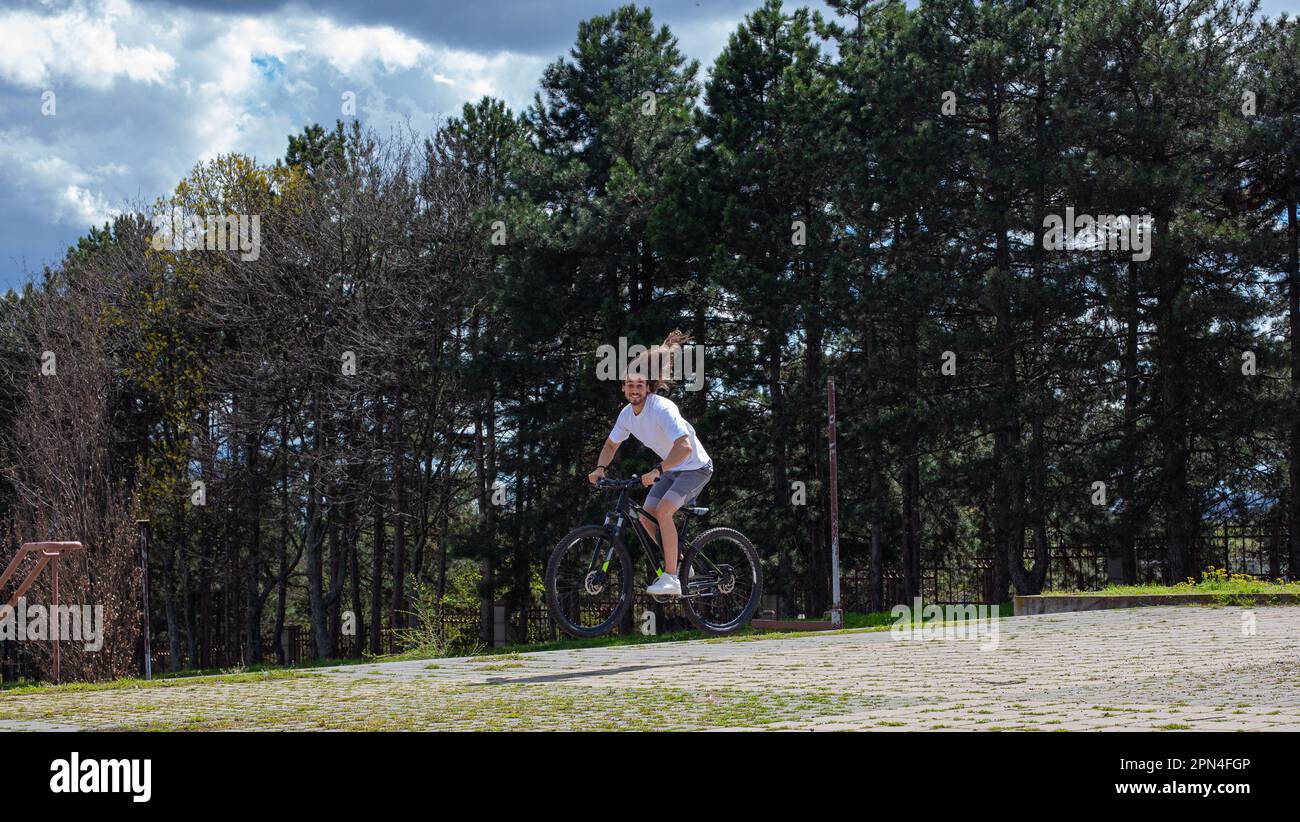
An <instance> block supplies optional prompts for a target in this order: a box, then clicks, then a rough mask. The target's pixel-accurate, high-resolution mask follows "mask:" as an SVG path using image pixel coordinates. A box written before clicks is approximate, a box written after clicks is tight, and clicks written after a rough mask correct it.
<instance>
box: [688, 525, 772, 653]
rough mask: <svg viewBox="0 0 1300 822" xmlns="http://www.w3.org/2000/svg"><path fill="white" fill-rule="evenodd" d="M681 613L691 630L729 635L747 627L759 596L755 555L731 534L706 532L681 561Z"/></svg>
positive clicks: (759, 577)
mask: <svg viewBox="0 0 1300 822" xmlns="http://www.w3.org/2000/svg"><path fill="white" fill-rule="evenodd" d="M678 578H679V579H680V580H681V583H682V609H683V610H684V611H686V617H687V619H689V620H690V621H691V624H693V625H694V626H695V627H696V628H699V629H700V630H701V631H708V632H709V633H711V634H729V633H731V632H732V631H735V630H738V629H740V628H742V627H744V625H745V624H746V623H747V622H749V620H750V618H751V617H752V616H754V612H755V611H756V610H758V603H759V600H760V599H761V598H762V596H763V567H762V565H761V564H759V560H758V551H755V550H754V546H753V545H752V544H750V542H749V539H748V538H746V537H745V535H744V534H742V533H740V532H739V531H737V530H735V529H733V528H710V529H709V530H707V531H705V532H704V533H703V534H700V536H699V537H698V538H697V539H696V540H695V541H694V542H693V543H691V547H690V548H688V549H686V553H685V554H684V555H683V556H682V561H681V567H680V568H679V569H678Z"/></svg>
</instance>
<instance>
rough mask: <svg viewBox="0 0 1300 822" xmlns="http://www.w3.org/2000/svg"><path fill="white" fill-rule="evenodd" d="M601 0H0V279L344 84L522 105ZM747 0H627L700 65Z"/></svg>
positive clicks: (313, 118)
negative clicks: (637, 2)
mask: <svg viewBox="0 0 1300 822" xmlns="http://www.w3.org/2000/svg"><path fill="white" fill-rule="evenodd" d="M619 2H620V0H452V2H442V1H441V0H439V2H395V0H364V2H355V0H327V1H326V2H312V3H303V2H287V3H284V2H282V3H275V2H271V3H266V2H263V3H254V2H248V1H247V0H187V1H185V2H172V3H163V2H157V1H156V0H3V4H2V5H0V289H3V288H8V287H18V286H19V285H21V283H22V282H24V281H25V280H27V279H29V278H31V277H33V276H36V275H39V272H40V271H41V268H42V266H43V265H45V264H53V263H56V262H58V260H59V259H61V258H62V255H63V252H64V250H65V249H66V248H67V246H68V245H70V244H71V243H73V242H75V241H76V238H77V237H79V236H80V235H82V234H84V233H85V232H86V230H87V229H88V228H89V227H90V226H91V225H98V224H102V223H103V222H104V221H105V220H107V219H110V218H111V217H112V216H113V215H114V214H115V213H117V212H118V211H120V210H122V209H125V208H128V207H130V206H131V205H132V204H143V203H148V202H151V201H152V200H153V199H154V198H155V197H157V196H160V195H162V194H165V193H167V192H168V191H170V190H171V188H172V187H173V186H174V185H175V184H176V182H177V181H178V180H179V179H180V178H181V177H183V176H184V175H185V174H186V173H187V172H188V171H189V170H190V168H191V167H192V166H193V165H194V164H195V163H196V162H198V161H200V160H206V159H210V158H212V157H214V156H216V155H218V154H221V153H225V152H231V151H238V152H244V153H248V154H251V155H254V156H256V157H257V158H258V159H259V160H262V161H263V162H267V163H269V162H273V161H274V160H275V158H276V157H279V156H282V155H283V153H284V149H285V145H286V141H287V135H289V134H290V133H296V132H298V131H300V130H301V128H302V127H303V126H304V125H305V124H308V123H312V122H320V123H324V124H329V123H332V122H334V120H335V119H338V117H339V116H340V114H339V112H340V100H341V95H342V94H343V93H344V92H345V91H353V92H355V93H356V96H357V108H358V115H359V116H360V118H361V120H362V122H363V123H364V124H366V125H368V126H372V127H375V128H377V129H380V130H381V131H382V130H386V129H387V128H389V127H393V126H398V125H402V124H405V123H409V124H410V125H411V127H412V128H414V129H415V130H417V131H419V132H422V133H428V132H431V131H432V130H433V129H434V128H436V126H437V124H438V123H439V122H440V121H441V120H442V119H443V118H445V117H446V116H448V115H450V114H455V113H458V111H459V109H460V107H461V105H462V104H464V103H465V102H467V101H471V100H477V99H478V98H479V97H481V96H482V95H484V94H490V95H493V96H496V97H500V98H502V99H504V100H505V101H506V102H507V103H508V104H509V105H510V106H511V107H512V108H514V109H515V110H519V109H522V108H523V107H525V106H526V105H527V104H528V102H529V101H530V100H531V98H532V94H533V91H534V89H535V86H536V83H537V79H538V77H539V76H540V75H541V71H542V69H543V67H544V66H545V65H546V64H547V63H549V62H551V61H553V60H555V59H556V58H558V57H560V56H561V55H563V54H564V53H565V52H566V50H567V49H568V48H569V46H570V45H571V44H572V42H573V38H574V35H575V33H576V31H577V25H578V22H579V21H580V20H583V19H586V18H588V17H591V16H593V15H596V14H603V13H607V12H608V11H609V10H610V9H612V8H614V7H615V6H616V5H618V4H619ZM759 2H760V0H641V4H642V5H647V4H648V5H650V7H651V8H652V9H653V10H654V13H655V17H656V19H657V20H658V21H659V22H660V23H666V24H667V25H668V26H669V27H670V28H671V29H672V31H673V33H674V34H676V35H677V37H678V39H679V41H680V45H681V48H682V50H683V51H684V52H685V53H686V54H687V55H688V56H690V57H694V58H696V59H698V60H700V62H701V65H702V67H703V69H705V70H707V67H708V66H709V65H710V64H711V62H712V60H713V58H714V57H715V56H716V55H717V54H718V52H719V51H721V50H722V47H723V46H724V45H725V44H726V40H727V35H728V34H729V33H730V32H731V31H732V30H733V29H734V28H735V27H736V25H737V24H738V23H739V22H740V21H741V19H742V18H743V17H744V15H745V14H746V13H748V12H749V11H752V10H753V9H754V8H756V7H757V6H758V5H759ZM799 4H802V3H799V2H798V0H791V2H789V3H788V5H791V6H793V5H799ZM810 5H812V6H813V7H815V8H823V6H822V4H821V3H820V2H816V1H815V0H814V2H812V3H810ZM1264 9H1265V11H1266V12H1267V13H1271V14H1277V13H1279V12H1281V11H1290V12H1292V13H1295V12H1297V11H1300V0H1264ZM701 79H703V78H701ZM47 92H53V93H54V98H53V104H54V106H55V108H54V114H53V116H47V115H46V114H43V113H42V108H43V105H44V106H45V108H47V109H48V102H46V103H43V99H45V98H47V95H46V93H47Z"/></svg>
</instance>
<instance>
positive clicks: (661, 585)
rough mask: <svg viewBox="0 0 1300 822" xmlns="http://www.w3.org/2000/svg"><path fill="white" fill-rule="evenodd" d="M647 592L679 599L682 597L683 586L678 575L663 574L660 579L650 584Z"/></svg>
mask: <svg viewBox="0 0 1300 822" xmlns="http://www.w3.org/2000/svg"><path fill="white" fill-rule="evenodd" d="M645 592H646V593H647V594H656V595H658V596H670V597H679V596H681V595H682V584H681V583H680V582H678V581H677V575H676V574H669V573H662V574H660V575H659V579H656V580H655V581H654V582H652V583H650V587H648V588H646V589H645Z"/></svg>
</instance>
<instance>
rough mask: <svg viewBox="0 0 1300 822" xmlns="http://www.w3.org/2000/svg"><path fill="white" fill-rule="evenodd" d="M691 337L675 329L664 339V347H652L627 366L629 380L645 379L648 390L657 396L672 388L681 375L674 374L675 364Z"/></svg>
mask: <svg viewBox="0 0 1300 822" xmlns="http://www.w3.org/2000/svg"><path fill="white" fill-rule="evenodd" d="M690 340H691V337H690V335H689V334H687V333H686V332H684V331H682V330H681V329H676V328H675V329H673V331H672V333H671V334H669V335H668V336H667V337H665V338H664V342H663V345H652V346H650V350H649V351H647V352H645V353H644V354H642V355H640V356H639V357H637V358H636V359H634V360H632V362H630V363H628V365H627V378H628V379H636V378H638V377H640V378H644V379H645V381H646V390H647V392H648V393H650V394H656V393H658V392H659V391H661V390H664V391H666V390H667V389H668V388H669V387H671V386H672V384H673V383H674V382H676V381H677V379H678V378H680V377H681V375H680V374H677V373H674V371H673V364H674V362H675V361H676V360H677V359H678V358H679V357H680V356H681V351H682V345H683V344H684V343H688V342H690Z"/></svg>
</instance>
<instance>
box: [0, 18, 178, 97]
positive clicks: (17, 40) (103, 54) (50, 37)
mask: <svg viewBox="0 0 1300 822" xmlns="http://www.w3.org/2000/svg"><path fill="white" fill-rule="evenodd" d="M97 11H98V15H97V16H94V17H92V14H91V12H90V11H89V10H87V9H86V8H85V7H82V6H75V7H72V8H70V9H67V10H65V11H62V12H60V13H58V14H52V15H40V14H35V13H33V12H29V11H10V12H6V13H3V14H0V40H3V41H4V43H5V47H4V49H3V50H0V80H4V81H5V82H8V83H12V84H13V85H16V86H19V87H22V88H46V87H49V86H50V85H53V84H56V83H59V82H68V83H71V84H73V85H79V86H86V87H90V88H96V89H106V88H109V87H110V86H112V85H113V83H114V82H115V81H116V80H117V79H118V78H119V77H125V78H126V79H128V80H130V81H132V82H137V83H155V84H159V83H163V82H164V81H165V80H166V79H167V77H168V76H169V75H170V74H171V72H172V70H173V69H174V68H175V67H176V60H175V58H173V57H172V56H171V55H170V54H168V53H167V52H165V51H163V50H162V49H159V48H158V47H157V46H156V45H154V44H153V43H150V44H149V45H147V46H128V45H123V44H121V43H119V42H118V37H117V28H116V27H117V26H118V24H119V23H122V22H128V23H130V25H127V26H123V28H125V29H127V30H131V29H133V28H137V24H138V23H139V22H141V21H137V20H135V18H134V14H133V13H132V11H131V9H130V7H129V6H128V5H127V4H126V3H124V2H111V3H108V4H105V5H103V6H101V7H100V8H99V9H97Z"/></svg>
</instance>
